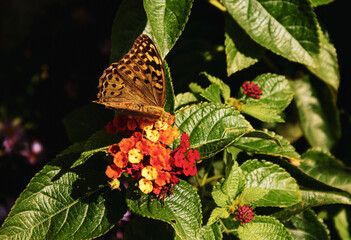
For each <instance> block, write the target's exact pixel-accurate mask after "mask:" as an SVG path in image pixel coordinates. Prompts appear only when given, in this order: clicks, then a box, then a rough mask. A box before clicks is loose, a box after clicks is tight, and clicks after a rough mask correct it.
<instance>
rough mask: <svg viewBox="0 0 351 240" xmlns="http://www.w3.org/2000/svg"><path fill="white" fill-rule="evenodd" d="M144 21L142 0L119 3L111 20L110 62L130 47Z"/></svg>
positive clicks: (120, 56)
mask: <svg viewBox="0 0 351 240" xmlns="http://www.w3.org/2000/svg"><path fill="white" fill-rule="evenodd" d="M146 22H147V19H146V14H145V10H144V7H143V2H142V0H125V1H123V2H122V3H121V5H120V6H119V8H118V11H117V14H116V16H115V19H114V20H113V26H112V33H111V55H110V63H113V62H118V61H119V60H120V59H121V58H122V57H123V56H124V55H125V54H126V53H127V52H128V51H129V49H131V48H132V46H133V43H134V41H135V39H136V38H137V37H138V36H139V35H140V34H141V33H142V32H143V30H144V28H145V26H146Z"/></svg>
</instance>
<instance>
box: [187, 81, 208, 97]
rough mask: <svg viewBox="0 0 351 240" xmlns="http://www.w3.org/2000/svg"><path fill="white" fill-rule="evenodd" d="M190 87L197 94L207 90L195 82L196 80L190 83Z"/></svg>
mask: <svg viewBox="0 0 351 240" xmlns="http://www.w3.org/2000/svg"><path fill="white" fill-rule="evenodd" d="M189 89H190V91H191V92H192V93H195V94H196V93H198V94H200V93H202V92H203V91H204V90H205V89H203V88H202V87H201V86H200V85H199V84H197V83H194V82H192V83H190V84H189Z"/></svg>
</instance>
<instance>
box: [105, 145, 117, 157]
mask: <svg viewBox="0 0 351 240" xmlns="http://www.w3.org/2000/svg"><path fill="white" fill-rule="evenodd" d="M118 151H119V147H118V145H117V144H113V145H111V146H109V148H108V150H107V153H109V154H110V155H112V156H114V155H115V154H116V153H117V152H118Z"/></svg>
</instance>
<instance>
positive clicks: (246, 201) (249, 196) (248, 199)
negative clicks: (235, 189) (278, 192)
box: [237, 187, 269, 205]
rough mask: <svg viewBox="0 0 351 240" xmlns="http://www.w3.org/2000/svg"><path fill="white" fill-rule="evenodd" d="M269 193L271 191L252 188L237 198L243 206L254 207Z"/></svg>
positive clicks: (245, 190)
mask: <svg viewBox="0 0 351 240" xmlns="http://www.w3.org/2000/svg"><path fill="white" fill-rule="evenodd" d="M268 192H269V190H268V189H265V188H260V187H250V188H246V189H244V191H243V192H242V193H241V194H240V195H239V196H238V197H237V199H238V200H239V201H240V204H241V205H254V204H255V203H256V202H257V201H258V200H260V199H261V198H262V197H263V196H265V195H266V194H267V193H268Z"/></svg>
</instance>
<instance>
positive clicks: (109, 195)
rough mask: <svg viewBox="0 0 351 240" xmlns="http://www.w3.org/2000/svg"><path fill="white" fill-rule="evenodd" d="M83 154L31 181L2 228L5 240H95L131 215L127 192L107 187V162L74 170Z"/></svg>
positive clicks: (57, 161)
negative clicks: (76, 161)
mask: <svg viewBox="0 0 351 240" xmlns="http://www.w3.org/2000/svg"><path fill="white" fill-rule="evenodd" d="M76 157H77V155H76V154H71V155H65V156H63V157H59V158H56V159H55V160H53V161H51V162H49V163H48V164H47V165H46V166H45V167H44V168H43V169H42V170H41V171H40V172H39V173H37V174H36V175H35V176H34V177H33V179H32V180H31V181H30V183H29V184H28V186H27V187H26V189H25V190H24V191H23V192H22V193H21V195H20V196H19V198H18V199H17V201H16V203H15V205H14V207H13V208H12V210H11V212H10V214H9V216H8V217H7V219H6V220H5V222H4V224H3V226H2V227H1V229H0V239H9V240H10V239H92V238H96V237H98V236H100V235H102V234H104V233H106V232H107V231H108V230H109V229H111V228H112V227H113V226H114V225H115V224H116V223H117V222H118V220H119V219H120V218H121V217H122V216H123V214H124V213H125V211H126V210H127V209H126V206H125V201H124V192H123V191H122V192H121V191H112V190H111V189H110V187H109V185H108V184H107V177H106V176H105V167H106V166H105V164H104V163H102V162H99V161H96V159H94V161H89V162H87V163H86V164H84V165H81V166H79V167H77V168H73V169H71V168H70V166H71V165H72V163H73V162H74V161H75V160H76Z"/></svg>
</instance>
